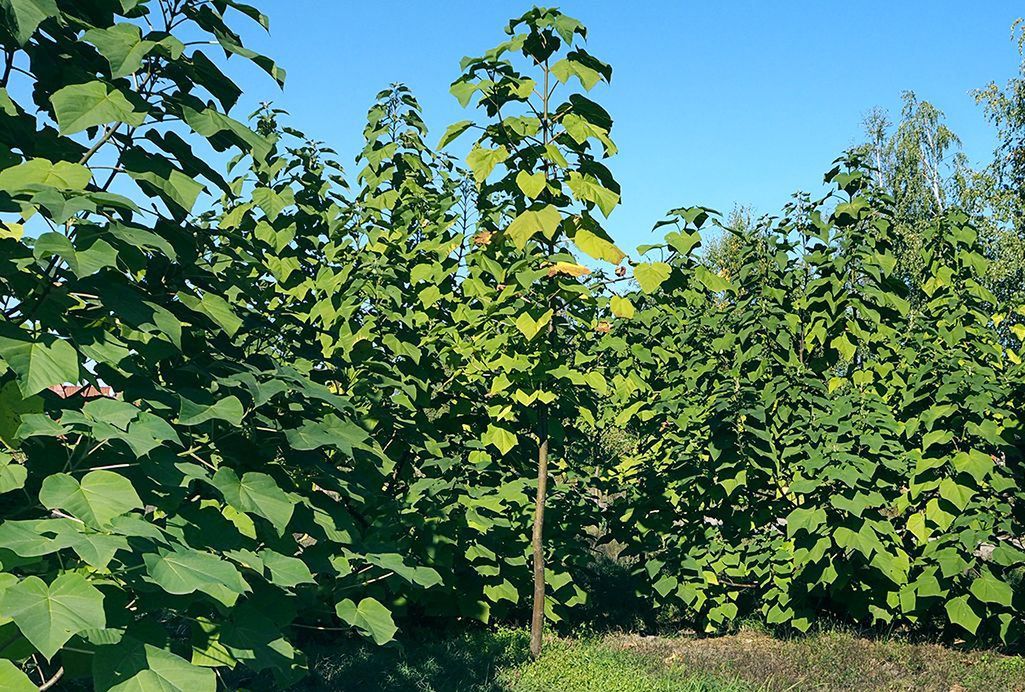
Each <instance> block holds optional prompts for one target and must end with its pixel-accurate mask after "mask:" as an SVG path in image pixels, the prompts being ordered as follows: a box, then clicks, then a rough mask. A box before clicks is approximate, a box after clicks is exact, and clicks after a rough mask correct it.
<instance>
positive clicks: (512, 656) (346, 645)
mask: <svg viewBox="0 0 1025 692" xmlns="http://www.w3.org/2000/svg"><path fill="white" fill-rule="evenodd" d="M306 651H307V655H308V657H309V665H310V676H309V677H308V678H307V679H306V680H304V681H303V682H301V683H300V684H299V685H298V686H296V688H295V689H296V690H306V691H309V692H320V691H323V690H362V691H363V692H376V691H378V690H380V691H381V692H392V691H394V692H399V691H400V690H402V691H404V690H417V692H449V691H451V692H456V691H457V690H458V691H459V692H463V691H466V692H491V691H497V690H503V689H505V687H504V686H503V685H502V684H501V683H500V681H499V675H500V673H501V672H502V671H503V670H507V669H510V668H515V667H517V666H520V665H522V664H523V663H524V662H525V661H527V660H528V659H529V649H528V637H527V634H526V632H524V631H516V630H498V631H497V632H489V631H485V630H482V629H478V628H466V629H461V630H444V629H429V630H428V629H419V630H413V631H411V632H408V633H407V634H406V636H404V637H403V638H402V640H401V643H397V642H396V643H392V644H389V645H387V646H383V647H378V646H374V645H373V644H370V643H367V642H365V641H362V640H359V639H356V638H348V637H346V638H337V639H334V640H325V641H324V642H311V643H310V644H309V646H308V647H306Z"/></svg>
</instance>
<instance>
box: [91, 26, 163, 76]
mask: <svg viewBox="0 0 1025 692" xmlns="http://www.w3.org/2000/svg"><path fill="white" fill-rule="evenodd" d="M82 38H83V39H85V40H86V41H88V42H89V43H91V44H93V45H94V46H96V49H97V50H99V51H100V55H102V56H103V57H104V58H106V60H107V63H108V64H109V65H110V76H111V77H113V78H114V79H117V78H118V77H126V76H128V75H130V74H133V73H134V72H136V71H137V70H138V69H139V68H140V67H142V60H143V58H145V57H146V54H147V53H149V51H150V50H151V49H152V48H154V47H155V46H156V45H157V44H156V43H155V42H153V41H144V40H142V31H141V30H140V29H139V27H137V26H136V25H134V24H115V25H114V26H112V27H110V28H109V29H101V28H93V29H90V30H89V31H87V32H85V35H84V36H83V37H82Z"/></svg>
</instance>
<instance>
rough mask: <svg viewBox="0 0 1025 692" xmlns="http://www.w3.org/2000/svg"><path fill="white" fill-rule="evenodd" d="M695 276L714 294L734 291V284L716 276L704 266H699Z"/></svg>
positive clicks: (696, 268) (695, 270) (695, 269)
mask: <svg viewBox="0 0 1025 692" xmlns="http://www.w3.org/2000/svg"><path fill="white" fill-rule="evenodd" d="M694 276H695V277H697V280H698V281H700V282H701V283H702V284H703V285H704V287H705V288H707V289H708V290H709V291H712V292H713V293H719V292H720V291H732V290H733V284H731V283H730V282H729V281H728V280H727V279H724V278H723V277H721V276H719V275H718V274H714V273H712V272H711V271H709V270H708V269H707V268H705V267H703V266H697V267H695V268H694Z"/></svg>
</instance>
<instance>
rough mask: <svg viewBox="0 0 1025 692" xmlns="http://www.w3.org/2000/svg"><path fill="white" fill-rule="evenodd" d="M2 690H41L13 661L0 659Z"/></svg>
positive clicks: (0, 684)
mask: <svg viewBox="0 0 1025 692" xmlns="http://www.w3.org/2000/svg"><path fill="white" fill-rule="evenodd" d="M0 690H6V692H38V690H39V688H38V687H36V684H35V683H34V682H32V681H31V680H30V679H29V677H28V676H27V675H25V673H24V672H23V671H22V670H21V668H19V667H18V666H16V665H14V663H13V662H12V661H8V660H7V659H6V658H0Z"/></svg>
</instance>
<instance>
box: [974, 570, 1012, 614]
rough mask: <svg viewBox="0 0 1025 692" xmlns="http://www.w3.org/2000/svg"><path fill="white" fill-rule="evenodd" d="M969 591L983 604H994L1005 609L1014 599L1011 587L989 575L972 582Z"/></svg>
mask: <svg viewBox="0 0 1025 692" xmlns="http://www.w3.org/2000/svg"><path fill="white" fill-rule="evenodd" d="M970 591H971V592H972V595H973V596H975V597H976V598H977V599H979V600H980V601H982V602H983V603H995V604H996V605H1002V606H1005V607H1007V608H1010V607H1011V600H1012V599H1013V598H1014V590H1013V589H1012V588H1011V586H1010V585H1009V584H1008V583H1007V582H1004V581H1001V580H1000V579H997V578H996V577H994V576H993V575H992V574H989V573H985V574H983V575H982V576H981V577H979V578H978V579H976V580H975V581H973V582H972V585H971V588H970Z"/></svg>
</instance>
